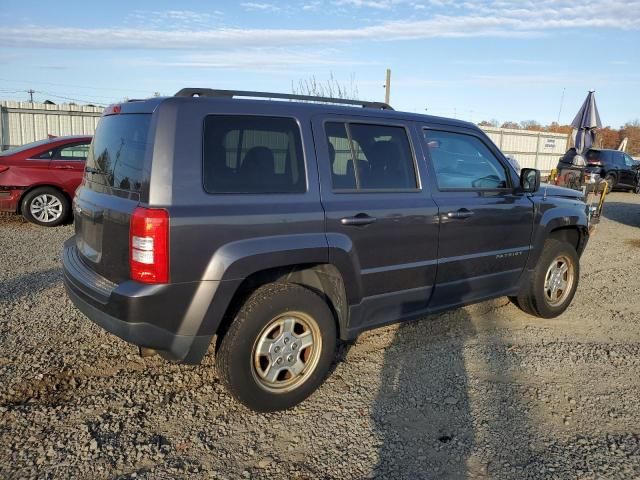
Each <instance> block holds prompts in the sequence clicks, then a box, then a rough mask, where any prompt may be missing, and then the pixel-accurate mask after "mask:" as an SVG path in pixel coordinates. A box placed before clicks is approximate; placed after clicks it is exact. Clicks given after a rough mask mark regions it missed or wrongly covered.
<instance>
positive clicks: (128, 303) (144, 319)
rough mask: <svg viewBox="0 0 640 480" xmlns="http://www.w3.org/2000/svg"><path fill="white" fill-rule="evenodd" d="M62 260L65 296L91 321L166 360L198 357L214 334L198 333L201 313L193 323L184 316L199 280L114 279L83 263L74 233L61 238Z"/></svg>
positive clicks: (192, 360)
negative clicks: (64, 239) (148, 282)
mask: <svg viewBox="0 0 640 480" xmlns="http://www.w3.org/2000/svg"><path fill="white" fill-rule="evenodd" d="M62 264H63V272H64V285H65V289H66V291H67V294H68V296H69V298H70V299H71V301H72V302H73V304H74V305H75V306H76V307H77V308H78V310H80V311H81V312H82V313H83V314H84V315H86V316H87V317H88V318H89V319H90V320H91V321H93V322H94V323H95V324H97V325H99V326H100V327H102V328H103V329H105V330H106V331H108V332H110V333H112V334H114V335H116V336H118V337H120V338H121V339H123V340H125V341H127V342H129V343H132V344H134V345H137V346H140V347H145V348H151V349H154V350H157V351H158V352H159V353H160V355H162V356H163V357H164V358H166V359H168V360H173V361H179V362H182V363H191V364H194V363H199V362H200V361H201V360H202V358H203V357H204V355H205V353H206V352H207V349H208V347H209V344H210V343H211V339H212V338H213V335H211V334H206V333H205V334H201V328H200V327H201V324H202V320H203V319H202V318H200V319H198V321H197V322H196V324H194V322H192V321H189V319H188V318H187V316H186V312H188V311H189V310H190V308H189V307H190V305H191V304H192V302H193V299H194V295H195V292H196V290H197V289H198V286H199V285H200V282H193V283H185V284H171V285H145V284H140V283H137V282H133V281H126V282H123V283H121V284H118V285H116V284H114V283H112V282H110V281H109V280H107V279H105V278H103V277H101V276H99V275H97V274H96V273H95V272H93V271H92V270H90V269H89V268H87V267H86V266H84V263H83V262H82V260H80V258H79V255H78V250H77V248H76V246H75V240H74V239H73V238H71V239H70V240H67V242H65V245H64V251H63V258H62Z"/></svg>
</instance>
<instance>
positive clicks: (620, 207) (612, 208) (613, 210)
mask: <svg viewBox="0 0 640 480" xmlns="http://www.w3.org/2000/svg"><path fill="white" fill-rule="evenodd" d="M629 195H631V194H629ZM602 214H603V216H604V217H605V218H608V219H609V220H613V221H614V222H618V223H622V224H623V225H628V226H630V227H640V205H638V204H637V203H623V202H605V204H604V209H603V211H602Z"/></svg>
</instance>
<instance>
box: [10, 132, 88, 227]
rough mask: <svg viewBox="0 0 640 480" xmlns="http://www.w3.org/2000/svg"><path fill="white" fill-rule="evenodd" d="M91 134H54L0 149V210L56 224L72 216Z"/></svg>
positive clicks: (36, 221) (47, 223) (49, 224)
mask: <svg viewBox="0 0 640 480" xmlns="http://www.w3.org/2000/svg"><path fill="white" fill-rule="evenodd" d="M90 143H91V137H88V136H74V137H54V138H50V139H46V140H40V141H38V142H33V143H29V144H26V145H23V146H21V147H17V148H13V149H10V150H6V151H4V152H0V211H2V212H11V213H21V214H22V215H23V216H24V218H26V219H27V220H29V221H30V222H33V223H36V224H38V225H42V226H45V227H55V226H57V225H60V224H62V223H64V222H66V221H67V220H68V219H69V218H70V217H71V200H72V199H73V195H74V193H75V191H76V189H77V188H78V185H80V182H81V181H82V176H83V172H84V165H85V160H86V158H87V153H88V151H89V144H90Z"/></svg>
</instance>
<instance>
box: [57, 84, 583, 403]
mask: <svg viewBox="0 0 640 480" xmlns="http://www.w3.org/2000/svg"><path fill="white" fill-rule="evenodd" d="M73 211H74V216H75V236H73V237H72V238H71V239H69V240H68V241H67V242H66V243H65V245H64V252H63V264H64V281H65V287H66V291H67V293H68V295H69V297H70V298H71V300H72V301H73V303H74V304H75V305H76V306H77V308H79V309H80V311H82V312H83V313H84V314H85V315H86V316H87V317H89V318H90V319H91V320H92V321H93V322H95V323H97V324H98V325H100V326H101V327H102V328H104V329H105V330H107V331H109V332H111V333H113V334H115V335H117V336H119V337H120V338H122V339H124V340H126V341H128V342H130V343H132V344H134V345H137V346H139V347H141V348H142V349H145V350H146V349H148V350H153V351H155V352H157V353H159V354H160V355H162V356H163V357H164V358H166V359H169V360H173V361H178V362H184V363H199V362H200V361H201V360H202V358H203V356H204V355H205V353H206V352H207V350H208V349H209V346H210V345H211V347H212V351H213V352H215V353H214V354H215V365H216V369H217V370H218V372H219V375H220V378H221V379H222V381H223V382H224V383H225V384H226V386H227V388H228V389H229V391H230V392H231V393H232V394H233V396H234V397H235V398H236V399H238V400H239V401H240V402H242V403H244V404H245V405H247V406H248V407H250V408H252V409H254V410H258V411H265V412H267V411H274V410H281V409H286V408H289V407H292V406H294V405H296V404H298V403H299V402H301V401H302V400H304V399H305V398H306V397H307V396H308V395H310V394H311V393H312V392H313V391H314V390H315V389H316V388H318V387H319V386H320V384H321V383H322V382H323V380H324V378H325V376H326V375H327V374H328V372H329V369H330V366H331V363H332V361H333V359H334V354H335V347H336V341H337V339H338V338H340V339H342V340H346V341H349V340H353V339H355V338H356V337H357V336H358V334H360V333H361V332H363V331H365V330H368V329H371V328H375V327H379V326H381V325H386V324H389V323H393V322H401V321H407V320H411V319H416V318H420V317H424V316H425V315H428V314H431V313H434V312H439V311H443V310H447V309H453V308H457V307H460V306H462V305H467V304H471V303H475V302H480V301H483V300H487V299H491V298H495V297H500V296H508V297H510V299H511V300H512V301H513V302H514V303H515V304H516V305H517V306H518V307H519V308H521V309H522V310H524V311H525V312H527V313H529V314H531V315H533V316H537V317H542V318H552V317H555V316H557V315H560V314H561V313H562V312H563V311H564V310H565V309H566V308H567V307H568V305H569V304H570V303H571V300H572V299H573V296H574V293H575V291H576V287H577V285H578V278H579V273H580V265H579V258H580V255H581V254H582V252H583V250H584V248H585V246H586V243H587V240H588V236H589V221H590V219H589V210H588V208H587V205H586V204H585V203H584V201H583V198H582V194H581V192H577V191H574V190H569V189H565V188H561V187H557V186H552V185H542V186H541V185H540V172H538V171H537V170H534V169H527V168H525V169H522V171H521V172H517V171H515V170H514V168H513V167H512V166H511V164H510V163H509V162H508V161H507V160H506V158H505V156H504V155H503V154H502V153H501V152H500V150H499V149H498V148H497V147H496V146H495V145H494V144H493V143H492V142H491V140H490V139H489V138H488V137H487V136H486V135H485V134H484V133H483V132H482V131H481V130H480V129H479V128H478V127H476V126H475V125H473V124H471V123H467V122H463V121H460V120H452V119H446V118H439V117H434V116H427V115H418V114H410V113H403V112H396V111H394V110H392V109H391V107H389V106H388V105H386V104H382V103H373V102H361V101H356V100H340V99H327V98H319V97H305V96H300V95H285V94H276V93H262V92H236V91H228V90H210V89H184V90H181V91H180V92H178V93H177V94H176V95H175V96H174V97H168V98H153V99H148V100H141V101H130V102H127V103H123V104H118V105H113V106H111V107H109V108H108V109H107V110H106V111H105V112H104V115H103V117H102V118H101V119H100V122H99V125H98V128H97V131H96V134H95V137H94V139H93V142H92V143H91V147H90V152H89V157H88V159H87V164H86V168H85V173H84V179H83V181H82V185H81V186H80V188H79V189H78V191H77V195H76V198H75V200H74V203H73ZM425 342H428V339H425Z"/></svg>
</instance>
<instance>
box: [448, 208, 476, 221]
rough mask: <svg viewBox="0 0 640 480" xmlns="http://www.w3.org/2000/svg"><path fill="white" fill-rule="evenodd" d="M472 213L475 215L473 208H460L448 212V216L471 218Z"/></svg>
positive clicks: (452, 217)
mask: <svg viewBox="0 0 640 480" xmlns="http://www.w3.org/2000/svg"><path fill="white" fill-rule="evenodd" d="M471 215H473V212H472V211H471V210H467V209H466V208H461V209H460V210H457V211H455V212H449V213H447V216H446V218H451V219H465V218H469V217H470V216H471Z"/></svg>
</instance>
